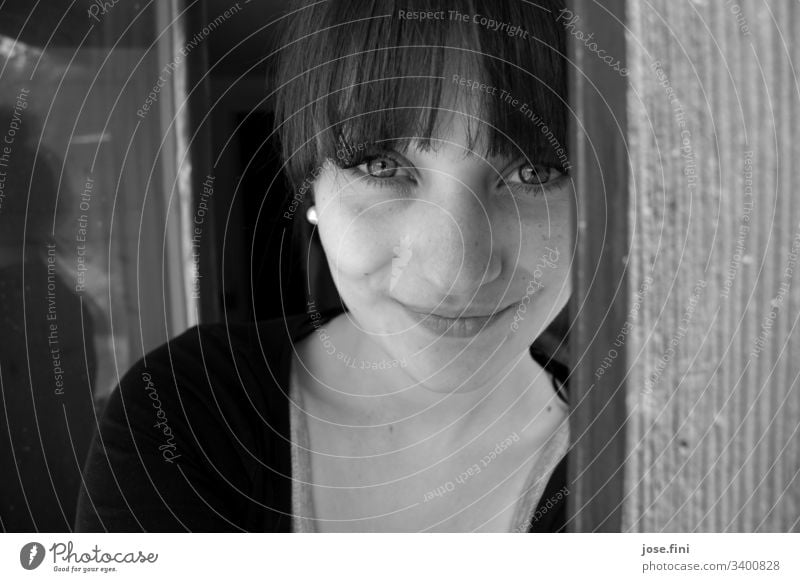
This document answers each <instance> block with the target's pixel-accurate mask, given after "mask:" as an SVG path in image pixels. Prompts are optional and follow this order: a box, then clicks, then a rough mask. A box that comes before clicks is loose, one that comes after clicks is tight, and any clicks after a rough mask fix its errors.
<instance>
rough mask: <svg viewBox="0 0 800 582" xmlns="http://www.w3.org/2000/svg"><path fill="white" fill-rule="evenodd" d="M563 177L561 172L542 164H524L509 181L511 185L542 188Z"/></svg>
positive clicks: (513, 173)
mask: <svg viewBox="0 0 800 582" xmlns="http://www.w3.org/2000/svg"><path fill="white" fill-rule="evenodd" d="M560 175H561V172H559V171H558V170H556V169H555V168H552V167H550V166H544V165H542V164H522V165H521V166H519V167H518V168H517V169H515V170H514V171H513V172H512V174H511V179H509V180H508V182H509V183H511V184H525V185H527V186H541V185H543V184H547V183H548V182H552V181H553V180H555V179H556V178H558V177H559V176H560Z"/></svg>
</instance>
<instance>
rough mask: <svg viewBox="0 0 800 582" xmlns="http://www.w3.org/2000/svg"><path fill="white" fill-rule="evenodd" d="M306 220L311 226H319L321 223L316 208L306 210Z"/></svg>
mask: <svg viewBox="0 0 800 582" xmlns="http://www.w3.org/2000/svg"><path fill="white" fill-rule="evenodd" d="M306 220H308V222H310V223H311V224H317V223H318V222H319V218H318V217H317V207H316V206H311V207H309V209H308V210H306Z"/></svg>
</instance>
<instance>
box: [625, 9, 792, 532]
mask: <svg viewBox="0 0 800 582" xmlns="http://www.w3.org/2000/svg"><path fill="white" fill-rule="evenodd" d="M629 8H630V12H629V26H630V29H629V31H628V60H629V63H630V65H629V68H630V70H631V75H630V81H631V83H630V91H629V93H628V107H629V133H630V145H631V148H630V160H631V167H632V173H631V197H632V198H631V229H632V233H633V234H632V238H631V241H632V244H631V271H630V281H629V289H630V291H631V293H632V296H635V293H636V290H637V289H640V288H641V287H642V285H643V284H644V282H645V281H646V278H647V277H651V278H652V285H650V286H649V290H648V291H647V294H646V298H645V300H644V301H643V303H642V308H641V312H640V314H639V317H638V320H637V321H636V322H635V325H634V329H633V332H632V333H631V336H630V342H629V343H628V345H627V355H628V363H629V368H630V376H629V381H628V387H629V389H628V401H627V404H628V409H629V411H630V414H631V418H630V422H629V431H628V436H627V442H628V450H629V458H628V463H627V467H626V479H625V490H626V495H625V504H624V507H625V509H624V512H623V529H624V530H626V531H659V532H661V531H681V532H684V531H720V532H721V531H800V480H798V478H797V475H798V472H799V471H800V450H799V449H800V445H798V442H799V441H800V434H798V426H799V425H800V358H798V357H797V356H798V354H799V353H800V352H799V351H798V350H799V349H800V346H798V339H797V334H798V333H800V329H798V327H800V326H798V322H800V256H799V255H800V201H799V200H798V198H799V197H798V195H797V193H796V191H795V190H796V184H797V183H798V180H799V179H800V165H799V164H798V163H797V162H798V160H800V143H799V142H798V140H797V135H798V134H800V84H799V81H798V77H797V74H796V72H795V68H796V65H797V63H800V60H798V59H799V58H800V47H798V44H800V43H798V41H797V37H798V34H800V13H799V12H800V11H799V10H798V5H797V3H793V2H775V3H770V2H764V1H763V0H742V1H738V2H737V1H728V0H726V1H724V2H691V1H683V2H670V1H668V0H654V1H648V2H630V3H629Z"/></svg>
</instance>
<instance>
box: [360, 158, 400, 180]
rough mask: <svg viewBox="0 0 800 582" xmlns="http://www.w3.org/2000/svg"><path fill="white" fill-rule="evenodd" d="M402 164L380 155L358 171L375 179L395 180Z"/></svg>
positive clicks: (368, 161) (362, 165) (370, 159)
mask: <svg viewBox="0 0 800 582" xmlns="http://www.w3.org/2000/svg"><path fill="white" fill-rule="evenodd" d="M399 168H400V164H399V163H398V162H397V160H395V159H394V158H391V157H389V156H387V155H384V154H380V155H376V156H371V157H369V158H367V160H366V161H365V162H364V163H362V164H361V165H359V166H358V169H359V170H361V171H362V172H364V173H365V174H367V175H369V176H371V177H373V178H394V176H395V174H397V170H398V169H399Z"/></svg>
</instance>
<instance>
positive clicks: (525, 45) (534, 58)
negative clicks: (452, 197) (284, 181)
mask: <svg viewBox="0 0 800 582" xmlns="http://www.w3.org/2000/svg"><path fill="white" fill-rule="evenodd" d="M306 4H307V3H306ZM301 6H302V3H301ZM561 6H562V4H561V3H560V2H554V1H550V0H547V1H544V2H541V3H539V4H533V3H530V2H523V1H513V0H512V1H504V2H497V1H496V0H493V1H491V2H489V1H486V2H482V1H479V0H465V1H460V2H447V3H446V6H444V5H443V3H441V4H437V3H435V2H432V1H431V0H402V1H397V0H388V1H374V0H372V1H370V0H355V1H350V0H348V1H347V2H334V1H330V0H329V1H323V2H317V3H315V4H311V5H307V6H305V7H302V8H298V9H297V11H296V12H294V13H293V14H292V16H291V17H290V22H289V25H288V26H287V27H286V28H285V31H284V34H283V37H282V39H281V45H280V56H279V59H278V66H277V67H276V71H275V76H274V88H275V89H277V91H278V92H277V96H276V102H275V113H276V115H275V118H276V126H277V127H276V128H277V133H278V135H279V138H280V142H281V145H282V149H283V155H284V159H285V160H286V164H287V173H288V176H289V180H290V182H291V183H292V185H293V187H294V188H295V189H297V188H298V187H299V186H300V185H301V184H302V183H303V182H304V181H306V180H307V179H308V178H309V177H313V175H314V173H315V171H316V170H317V169H318V167H319V165H320V164H321V163H322V162H323V161H325V160H326V159H329V160H332V161H334V162H339V163H340V162H343V161H351V160H343V159H342V156H341V155H338V156H337V152H342V151H351V150H352V149H357V148H358V147H359V146H361V145H363V144H372V143H375V142H380V143H381V144H383V145H385V146H386V147H398V148H399V149H403V148H404V147H405V145H406V144H407V139H408V138H415V139H417V140H419V141H420V142H421V144H422V145H423V146H427V145H430V140H431V138H434V137H435V136H436V132H437V129H439V124H438V117H439V113H440V112H441V111H442V109H444V108H447V107H448V101H449V100H451V99H452V96H453V94H454V92H455V91H456V90H458V91H459V92H460V93H461V94H466V93H469V92H470V89H467V88H465V87H458V86H457V84H456V83H454V82H453V79H452V74H459V75H462V76H463V77H464V78H469V79H470V80H476V81H479V82H480V83H482V84H485V85H486V87H489V88H496V89H495V91H494V92H495V95H489V94H488V93H487V92H486V91H480V90H479V89H478V90H474V91H472V96H473V97H478V99H479V102H480V110H479V111H474V113H475V114H477V115H478V116H479V117H481V118H482V120H483V122H484V123H485V125H484V124H478V127H477V131H476V132H475V133H474V134H473V135H471V136H470V138H471V139H470V141H471V142H472V143H470V144H469V145H470V147H472V145H473V143H474V140H475V139H477V137H478V135H479V134H480V133H481V132H483V131H487V132H488V136H487V137H488V143H489V144H490V151H489V152H486V153H488V154H512V155H513V157H517V156H519V155H520V154H521V153H522V154H524V155H526V156H528V157H529V158H530V159H531V160H534V161H536V162H537V163H547V164H548V165H553V166H555V167H558V168H560V169H563V166H564V164H563V160H564V159H566V157H565V156H564V155H561V156H558V155H556V150H557V149H558V147H561V148H562V149H564V150H566V147H565V145H564V144H565V142H566V139H565V137H566V80H565V79H566V75H565V72H564V69H565V65H564V57H563V54H564V31H563V27H562V26H561V25H560V24H559V23H558V22H557V20H556V18H557V15H558V12H559V11H560V8H561ZM456 11H457V12H459V13H460V14H463V15H466V17H467V20H466V21H465V20H464V19H463V18H453V19H451V17H450V15H451V14H453V13H454V12H456ZM426 12H432V13H434V14H438V15H440V16H443V18H439V19H426V20H422V21H420V20H418V19H413V18H409V17H408V16H407V15H409V14H414V13H426ZM473 20H476V21H473ZM490 21H491V22H490ZM512 30H513V31H514V34H513V35H510V34H508V33H509V31H512ZM523 33H524V34H523ZM501 91H507V93H508V95H510V96H511V97H512V99H517V100H518V102H517V104H516V106H514V105H512V103H509V102H508V101H506V100H505V99H501V98H500V94H501ZM470 102H474V101H473V100H472V99H470ZM522 104H525V105H526V108H523V106H522ZM527 111H530V112H532V113H528V117H526V112H527ZM533 114H535V116H536V117H535V119H532V116H533Z"/></svg>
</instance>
